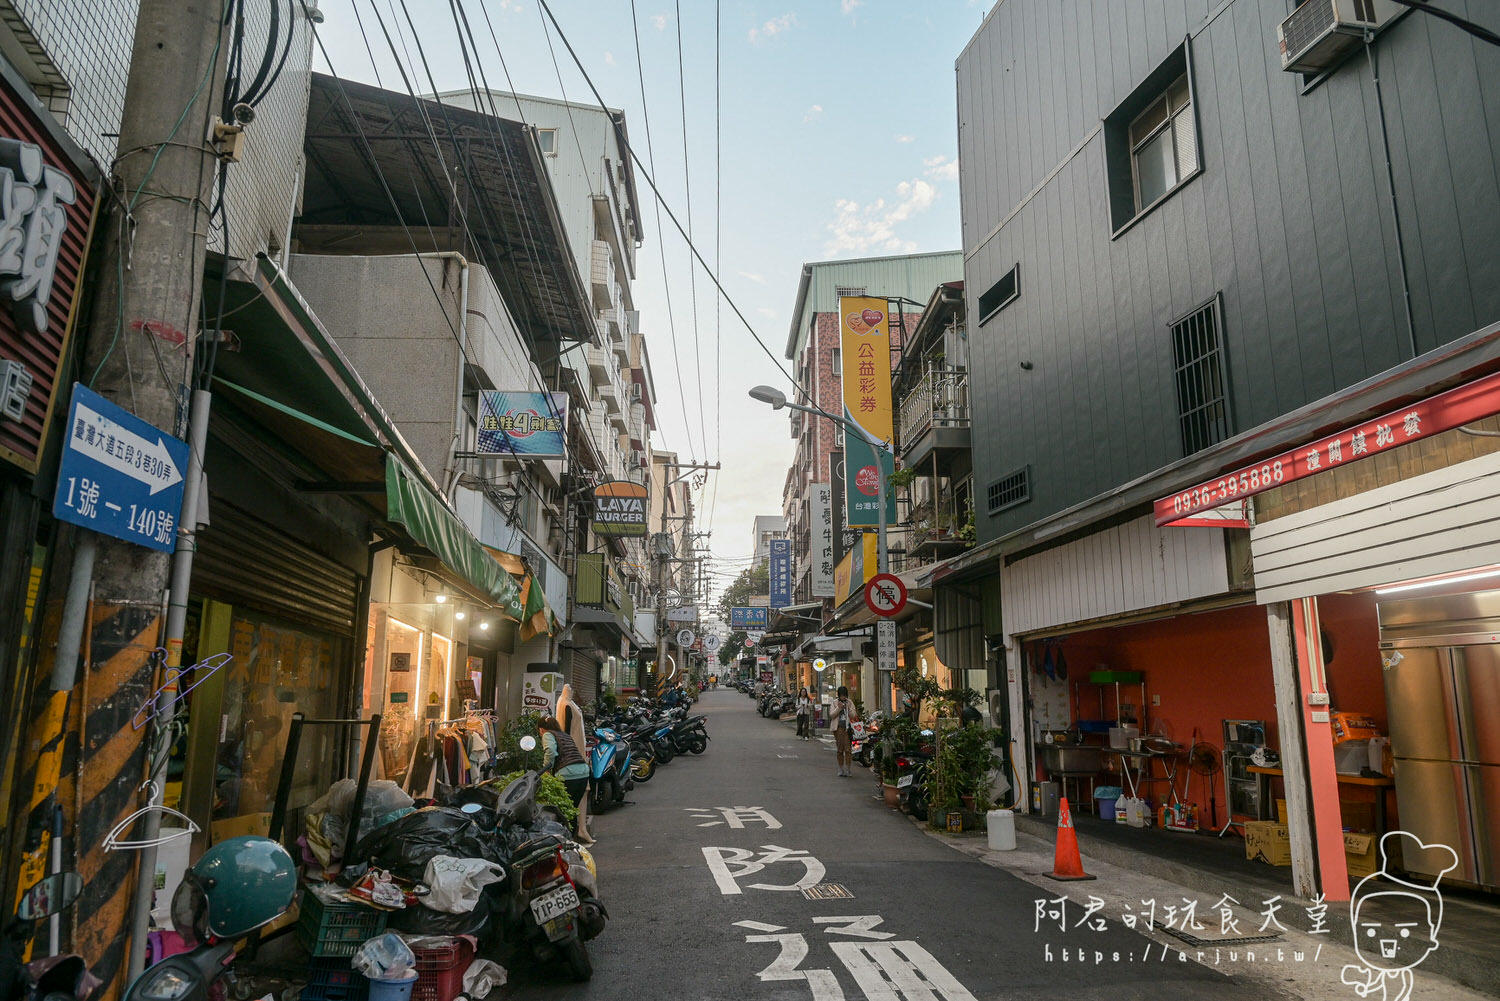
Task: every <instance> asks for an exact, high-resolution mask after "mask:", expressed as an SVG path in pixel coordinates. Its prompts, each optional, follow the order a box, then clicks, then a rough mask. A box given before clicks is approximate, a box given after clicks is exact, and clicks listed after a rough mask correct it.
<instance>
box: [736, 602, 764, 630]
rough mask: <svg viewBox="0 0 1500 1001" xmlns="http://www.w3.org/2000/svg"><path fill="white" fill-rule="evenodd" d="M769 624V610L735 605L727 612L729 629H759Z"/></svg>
mask: <svg viewBox="0 0 1500 1001" xmlns="http://www.w3.org/2000/svg"><path fill="white" fill-rule="evenodd" d="M770 624H771V616H770V609H766V608H757V607H751V606H748V605H736V606H735V607H733V608H731V609H730V610H729V628H731V629H761V630H764V629H765V628H766V627H767V626H769V625H770Z"/></svg>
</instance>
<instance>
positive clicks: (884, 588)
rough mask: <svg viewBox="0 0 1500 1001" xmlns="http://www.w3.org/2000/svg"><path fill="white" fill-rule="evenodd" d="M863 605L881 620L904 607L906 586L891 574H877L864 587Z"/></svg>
mask: <svg viewBox="0 0 1500 1001" xmlns="http://www.w3.org/2000/svg"><path fill="white" fill-rule="evenodd" d="M865 604H866V605H867V606H868V607H869V609H870V611H872V612H874V613H875V614H876V615H879V616H881V617H882V618H890V617H891V616H892V615H895V614H897V613H899V612H900V611H901V609H903V608H905V607H906V585H905V584H903V583H902V582H901V578H900V577H897V576H896V575H895V574H893V573H878V574H876V575H875V576H874V577H871V578H870V583H868V584H866V585H865Z"/></svg>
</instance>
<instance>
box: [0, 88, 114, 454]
mask: <svg viewBox="0 0 1500 1001" xmlns="http://www.w3.org/2000/svg"><path fill="white" fill-rule="evenodd" d="M44 114H45V113H44ZM49 126H50V123H48V122H44V120H43V119H42V118H41V117H39V116H38V114H37V113H36V112H35V111H34V110H33V105H32V103H31V102H30V101H29V100H28V98H27V96H24V95H22V94H20V93H18V92H16V91H15V90H14V89H13V88H12V87H11V86H10V84H9V82H8V81H4V80H3V79H0V181H3V183H0V306H3V308H0V459H4V460H6V461H9V462H12V463H14V464H15V465H17V466H20V467H21V468H22V469H25V470H26V471H27V472H31V473H34V472H36V467H37V463H38V460H39V457H40V453H41V449H42V442H43V441H45V440H46V437H47V424H48V422H49V421H50V420H51V417H52V410H53V406H54V403H55V401H56V397H57V396H58V393H57V390H58V383H59V375H60V372H59V369H60V368H61V366H62V362H63V358H64V357H65V356H66V355H67V350H68V338H69V336H70V334H71V333H72V328H73V323H74V317H75V312H76V310H75V307H76V305H77V300H78V285H79V278H80V276H81V275H82V273H83V261H84V255H85V253H86V252H87V250H88V242H89V230H90V227H91V225H92V222H93V215H94V203H95V193H94V181H93V179H92V178H91V177H90V176H89V174H88V173H86V171H85V169H84V168H82V167H80V164H79V161H78V159H76V158H75V156H74V155H73V153H72V151H71V147H70V146H69V145H67V144H66V140H61V141H60V140H59V139H58V138H57V136H58V135H59V134H60V130H57V131H54V129H55V126H52V127H49ZM61 381H62V382H63V383H66V381H67V380H66V379H62V380H61ZM64 403H66V398H64Z"/></svg>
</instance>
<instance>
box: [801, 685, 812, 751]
mask: <svg viewBox="0 0 1500 1001" xmlns="http://www.w3.org/2000/svg"><path fill="white" fill-rule="evenodd" d="M797 736H799V737H801V738H802V739H803V740H812V698H811V696H809V695H808V694H807V689H806V688H804V689H802V690H801V691H800V692H798V693H797Z"/></svg>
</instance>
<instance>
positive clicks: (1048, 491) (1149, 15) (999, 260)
mask: <svg viewBox="0 0 1500 1001" xmlns="http://www.w3.org/2000/svg"><path fill="white" fill-rule="evenodd" d="M1440 5H1441V6H1445V7H1449V8H1452V9H1455V10H1457V11H1459V12H1460V13H1465V14H1466V16H1468V17H1470V18H1473V19H1476V20H1478V21H1480V22H1481V23H1484V24H1486V26H1488V27H1490V28H1492V29H1500V6H1496V5H1490V4H1484V3H1473V2H1470V3H1467V4H1465V3H1464V2H1462V0H1442V2H1441V4H1440ZM1290 6H1291V5H1290V4H1282V3H1278V2H1274V0H1228V2H1224V0H1092V2H1075V3H1067V4H1060V3H1055V2H1052V0H1003V2H1001V3H999V4H997V5H996V7H995V9H994V10H993V11H992V12H991V14H990V16H989V17H988V18H987V20H986V21H985V23H984V25H983V27H982V28H981V29H980V31H979V32H978V33H977V34H976V35H975V37H974V38H973V39H972V40H971V41H970V43H969V45H968V46H967V47H966V48H965V50H964V52H963V53H962V55H961V56H960V57H959V59H958V64H957V70H958V73H957V77H958V117H959V160H960V184H961V192H962V201H963V241H964V250H965V257H966V266H965V278H966V281H967V286H966V293H965V294H966V295H967V296H968V309H969V314H970V316H971V317H974V318H976V322H972V323H971V324H970V344H971V349H972V358H971V364H970V368H971V372H972V373H973V374H972V376H971V379H972V380H973V394H974V407H975V413H974V420H975V434H974V453H975V456H974V458H975V466H976V476H975V482H976V491H977V493H978V496H979V498H980V504H979V511H978V518H977V521H978V530H979V536H980V538H981V539H988V538H993V537H995V536H997V535H1000V534H1004V533H1006V532H1008V531H1012V530H1015V529H1017V528H1021V527H1024V526H1025V525H1027V524H1030V523H1032V522H1034V521H1037V520H1039V519H1041V518H1043V517H1044V516H1046V515H1049V514H1052V513H1055V512H1057V511H1059V510H1062V509H1064V508H1066V507H1068V506H1070V505H1072V504H1075V503H1077V502H1080V501H1082V500H1085V499H1087V498H1089V497H1092V496H1095V495H1097V494H1099V493H1101V492H1104V491H1106V490H1108V489H1110V488H1111V487H1113V486H1116V485H1118V484H1121V483H1123V482H1126V481H1128V480H1130V479H1134V478H1136V477H1139V476H1142V475H1146V474H1149V473H1150V472H1152V471H1153V470H1155V469H1157V468H1160V467H1161V466H1163V465H1165V464H1167V463H1169V462H1171V461H1173V460H1175V459H1177V458H1179V457H1180V456H1181V444H1180V439H1179V433H1178V426H1177V401H1176V395H1175V389H1174V386H1173V381H1172V375H1173V373H1172V349H1171V343H1170V340H1169V336H1168V329H1167V327H1168V324H1169V323H1170V322H1172V321H1173V320H1175V319H1177V318H1178V317H1180V316H1181V315H1182V314H1184V313H1186V312H1188V311H1189V310H1191V309H1193V308H1195V307H1197V306H1198V305H1200V304H1202V303H1203V302H1204V301H1205V300H1207V299H1209V298H1210V297H1211V296H1213V295H1214V294H1215V293H1218V292H1222V293H1223V297H1224V343H1225V348H1226V351H1227V355H1228V358H1227V365H1228V376H1229V383H1230V387H1229V388H1230V401H1231V406H1232V411H1233V421H1232V429H1231V430H1232V432H1238V431H1243V430H1246V429H1249V428H1251V427H1254V426H1256V425H1258V424H1260V423H1262V422H1264V421H1266V420H1268V419H1270V418H1272V417H1274V416H1276V415H1278V414H1281V413H1284V412H1286V411H1288V410H1291V409H1293V408H1295V407H1298V406H1300V405H1302V404H1305V403H1308V402H1310V401H1313V400H1316V399H1319V398H1321V397H1323V396H1325V395H1327V394H1329V393H1331V392H1333V391H1335V390H1337V389H1339V388H1341V387H1345V386H1348V385H1350V384H1352V383H1354V382H1357V381H1359V380H1360V379H1362V378H1365V377H1367V376H1369V375H1372V374H1374V373H1376V372H1379V371H1381V370H1383V369H1386V368H1388V367H1390V366H1392V365H1394V364H1396V363H1398V362H1400V361H1402V360H1404V359H1405V358H1406V357H1408V356H1409V351H1408V350H1407V348H1406V346H1405V345H1406V338H1407V334H1406V322H1405V313H1404V310H1403V306H1402V299H1401V282H1400V271H1399V268H1398V266H1397V253H1396V242H1395V236H1394V229H1393V226H1392V222H1391V205H1390V200H1389V197H1388V195H1387V189H1386V181H1385V167H1384V159H1383V152H1382V148H1381V137H1380V125H1379V117H1378V115H1377V112H1376V106H1375V91H1374V86H1373V84H1372V82H1371V75H1370V71H1369V69H1368V67H1367V65H1366V62H1365V59H1364V56H1363V55H1362V54H1358V55H1357V56H1356V58H1354V59H1352V60H1350V61H1348V62H1346V63H1345V64H1343V65H1342V66H1341V67H1340V68H1339V69H1338V70H1336V71H1335V72H1334V73H1332V74H1331V75H1330V76H1329V77H1328V78H1326V79H1324V80H1323V81H1322V82H1321V83H1319V84H1317V85H1316V86H1315V87H1313V88H1312V89H1311V90H1309V91H1308V92H1307V93H1305V94H1304V93H1303V88H1304V83H1305V81H1304V80H1303V78H1302V77H1301V76H1300V75H1298V74H1291V73H1284V72H1282V70H1281V66H1280V57H1279V54H1278V51H1277V37H1276V26H1277V24H1278V22H1279V21H1280V20H1281V19H1282V18H1283V17H1284V16H1285V14H1286V11H1287V10H1288V9H1289V8H1290ZM1189 35H1191V56H1192V62H1193V85H1194V97H1195V105H1196V113H1197V120H1198V130H1199V142H1200V146H1201V149H1202V159H1203V165H1204V170H1203V172H1202V174H1200V175H1199V176H1197V177H1196V178H1194V179H1192V180H1190V181H1189V182H1188V183H1187V184H1186V185H1184V186H1183V187H1182V188H1181V189H1180V190H1179V191H1177V192H1176V193H1175V194H1174V195H1173V196H1172V197H1170V198H1168V199H1167V200H1166V201H1165V202H1164V203H1163V204H1161V205H1160V206H1159V207H1158V208H1157V209H1156V210H1155V211H1153V212H1151V213H1150V214H1149V215H1147V216H1146V217H1144V218H1142V219H1141V220H1139V221H1138V223H1137V224H1136V225H1134V226H1133V227H1132V228H1130V229H1128V230H1126V231H1125V232H1124V233H1123V234H1122V235H1120V236H1119V237H1118V238H1114V239H1112V238H1111V228H1112V227H1111V224H1110V217H1109V206H1108V192H1107V190H1106V182H1105V160H1104V141H1103V135H1102V133H1101V129H1100V121H1101V119H1103V118H1104V117H1105V116H1107V115H1109V114H1110V112H1111V111H1113V110H1114V109H1115V107H1116V106H1117V105H1119V104H1120V103H1121V102H1122V101H1123V100H1124V99H1125V98H1126V97H1127V96H1128V95H1129V94H1130V92H1131V91H1132V90H1133V89H1134V88H1135V87H1136V86H1137V85H1138V84H1139V83H1140V82H1141V81H1142V80H1144V79H1145V78H1146V76H1147V75H1148V74H1149V73H1150V72H1151V71H1152V70H1153V69H1154V68H1155V67H1156V66H1157V65H1158V64H1160V63H1161V62H1162V61H1163V60H1164V59H1165V58H1166V57H1167V56H1168V54H1169V53H1171V52H1172V51H1173V50H1174V49H1175V48H1176V47H1177V46H1179V45H1181V44H1182V42H1183V39H1184V38H1185V37H1188V36H1189ZM1375 53H1376V55H1377V57H1378V60H1379V66H1380V73H1381V78H1382V85H1383V89H1384V93H1385V104H1386V115H1387V122H1388V126H1389V130H1390V142H1391V151H1392V157H1393V164H1394V170H1395V176H1396V194H1397V198H1398V199H1399V201H1400V208H1401V213H1402V227H1403V235H1404V237H1405V243H1406V257H1407V262H1408V274H1409V278H1410V284H1411V292H1412V297H1413V311H1414V315H1415V328H1416V340H1417V344H1418V348H1419V351H1427V350H1430V349H1431V348H1433V347H1435V346H1437V345H1439V344H1442V343H1444V342H1447V341H1449V340H1452V339H1453V338H1455V337H1458V336H1460V335H1462V334H1466V333H1468V332H1470V331H1472V330H1474V329H1476V328H1477V327H1479V326H1481V325H1483V324H1485V323H1487V322H1491V321H1493V320H1495V319H1496V318H1497V317H1500V255H1497V254H1496V253H1495V252H1494V248H1496V247H1497V246H1500V181H1497V171H1496V165H1495V162H1496V159H1497V157H1500V86H1497V85H1496V83H1495V81H1497V80H1500V49H1496V48H1494V47H1490V46H1486V45H1484V44H1483V43H1480V42H1478V41H1476V40H1473V39H1471V38H1470V37H1469V36H1467V35H1465V34H1463V33H1461V32H1460V31H1458V30H1457V29H1456V28H1454V27H1452V26H1451V25H1446V24H1444V23H1442V22H1440V21H1438V20H1436V19H1433V18H1431V17H1427V16H1425V15H1421V14H1415V15H1408V16H1406V17H1404V18H1401V19H1400V20H1398V21H1397V22H1396V23H1395V24H1394V25H1392V26H1391V27H1390V28H1389V29H1388V30H1386V31H1384V32H1383V33H1382V34H1381V36H1380V37H1379V38H1378V39H1377V41H1376V44H1375ZM1018 262H1019V264H1020V266H1021V294H1020V298H1019V299H1018V300H1016V301H1015V302H1014V303H1012V304H1011V305H1010V306H1009V307H1007V308H1006V309H1005V310H1003V311H1002V312H1001V313H999V314H998V315H997V316H996V317H995V318H993V319H991V320H990V322H989V323H987V324H985V325H983V326H980V325H979V324H978V323H977V317H978V315H979V314H978V310H977V300H978V297H979V296H980V295H981V294H982V293H983V292H984V291H985V290H986V289H987V288H989V287H990V285H992V284H993V283H994V282H995V281H996V280H997V279H998V278H999V277H1000V276H1001V275H1003V274H1004V273H1005V272H1006V271H1008V270H1009V269H1010V268H1011V267H1012V266H1013V265H1015V264H1017V263H1018ZM1023 361H1026V362H1030V363H1031V364H1032V368H1031V370H1030V371H1026V370H1023V369H1022V368H1021V362H1023ZM1028 463H1029V464H1030V465H1031V474H1032V500H1031V501H1030V502H1029V503H1026V504H1022V505H1020V506H1018V507H1015V508H1012V509H1010V510H1008V511H1005V512H1002V513H1001V514H1000V515H998V516H995V517H990V516H988V515H987V513H986V512H985V510H984V505H983V497H984V488H985V486H986V484H987V483H988V482H990V481H991V480H992V479H994V478H996V477H998V476H1000V475H1003V474H1004V473H1006V472H1009V471H1010V470H1012V469H1015V468H1016V467H1018V466H1021V465H1023V464H1028Z"/></svg>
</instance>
